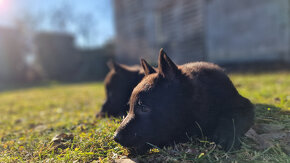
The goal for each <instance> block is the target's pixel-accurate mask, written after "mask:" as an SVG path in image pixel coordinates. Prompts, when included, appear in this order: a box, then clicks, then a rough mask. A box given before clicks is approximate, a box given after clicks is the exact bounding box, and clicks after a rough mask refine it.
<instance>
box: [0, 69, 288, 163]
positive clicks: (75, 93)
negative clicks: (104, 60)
mask: <svg viewBox="0 0 290 163" xmlns="http://www.w3.org/2000/svg"><path fill="white" fill-rule="evenodd" d="M230 77H231V79H232V80H233V82H234V84H235V85H236V86H237V88H238V90H239V92H240V93H241V94H242V95H243V96H245V97H247V98H249V99H250V100H251V101H252V102H253V103H255V104H256V107H257V109H256V114H257V115H256V117H257V118H256V123H271V124H278V125H279V124H281V125H284V126H285V128H284V129H283V131H284V132H286V131H289V130H290V114H289V113H287V112H285V111H287V110H288V111H290V73H289V72H281V73H266V74H231V75H230ZM104 97H105V96H104V88H103V84H102V83H83V84H46V85H43V86H38V87H34V88H26V89H16V90H15V89H14V90H10V91H9V90H5V91H4V92H1V93H0V162H22V161H23V162H26V161H27V162H42V161H47V162H73V161H79V162H91V161H95V162H109V161H113V160H115V159H119V158H126V156H127V155H128V152H127V150H126V149H124V148H122V147H121V146H120V145H118V144H117V143H115V142H114V141H113V140H112V137H113V133H114V131H115V130H116V128H117V127H118V125H119V123H120V121H121V119H109V118H106V119H101V120H100V119H95V117H94V116H95V113H96V112H97V111H98V110H99V108H100V106H101V104H102V102H103V101H104ZM61 133H66V134H72V135H73V137H71V138H67V139H65V138H64V140H62V141H61V142H59V143H57V142H56V141H55V142H53V141H52V139H53V138H54V137H55V136H56V135H58V134H61ZM273 143H274V146H273V147H270V148H267V149H263V150H257V149H256V146H257V145H256V144H255V142H253V141H251V140H249V139H244V140H243V144H244V145H243V146H242V148H241V149H240V150H238V151H234V152H231V153H226V152H224V151H222V150H220V149H219V147H218V146H216V145H215V144H213V143H211V142H207V141H204V140H203V141H201V140H192V142H189V143H186V144H178V145H176V146H174V147H169V148H164V149H153V150H151V152H150V153H149V154H147V155H144V156H139V157H138V158H137V159H139V160H143V161H145V162H148V161H153V160H154V162H157V161H169V162H180V161H189V162H191V161H197V162H209V161H211V162H220V161H226V162H234V161H237V162H245V161H248V162H290V158H289V156H288V155H287V154H286V152H285V150H284V149H283V145H285V142H281V141H275V142H273Z"/></svg>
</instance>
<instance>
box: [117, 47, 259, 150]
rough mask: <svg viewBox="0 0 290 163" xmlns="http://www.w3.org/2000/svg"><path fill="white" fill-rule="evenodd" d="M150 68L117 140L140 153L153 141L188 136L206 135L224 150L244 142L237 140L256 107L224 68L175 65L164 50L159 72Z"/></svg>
mask: <svg viewBox="0 0 290 163" xmlns="http://www.w3.org/2000/svg"><path fill="white" fill-rule="evenodd" d="M146 69H148V68H146V67H145V74H146V76H145V77H144V78H143V80H142V81H141V82H140V83H139V84H138V85H137V86H136V87H135V88H134V90H133V92H132V95H131V98H130V110H129V113H128V115H127V117H126V118H125V119H124V120H123V122H122V123H121V125H120V127H119V128H118V129H117V131H116V133H115V138H114V139H115V141H117V142H119V143H120V144H121V145H123V146H125V147H129V149H134V151H135V152H137V153H143V152H146V151H147V150H148V149H150V148H151V146H150V145H148V144H149V143H150V144H154V145H156V146H159V147H163V146H167V145H171V144H173V143H174V142H175V143H178V142H185V141H188V136H197V137H201V136H206V137H208V138H210V139H211V140H213V141H215V142H216V143H217V144H220V145H221V146H222V147H223V148H224V149H225V150H230V149H232V148H236V147H239V146H240V141H239V138H240V137H241V136H243V135H244V133H245V132H247V131H248V130H249V128H250V127H251V126H252V124H253V122H254V107H253V105H252V104H251V102H250V101H249V100H248V99H246V98H244V97H242V96H241V95H240V94H239V93H238V91H237V90H236V88H235V87H234V85H233V84H232V82H231V80H230V79H229V78H228V76H227V75H226V74H225V73H224V72H223V70H222V69H221V68H220V67H218V66H217V65H215V64H212V63H206V62H194V63H188V64H184V65H181V66H176V65H175V64H174V63H173V62H172V61H171V59H170V58H169V57H168V56H167V55H166V53H165V52H164V51H163V50H161V51H160V54H159V60H158V73H153V74H152V73H151V72H149V71H147V70H146Z"/></svg>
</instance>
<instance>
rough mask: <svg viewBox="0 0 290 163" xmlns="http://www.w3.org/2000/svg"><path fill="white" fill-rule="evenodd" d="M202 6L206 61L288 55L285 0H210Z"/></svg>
mask: <svg viewBox="0 0 290 163" xmlns="http://www.w3.org/2000/svg"><path fill="white" fill-rule="evenodd" d="M205 10H206V13H207V14H206V24H207V25H206V26H207V28H206V35H207V37H206V40H207V41H206V43H207V50H208V59H209V61H213V62H218V63H224V62H244V61H265V60H271V61H273V60H283V59H286V58H287V57H288V56H289V45H290V44H289V37H290V36H289V31H290V27H289V22H290V19H289V10H290V9H289V2H288V0H278V1H276V0H275V1H273V0H243V1H240V0H211V1H208V4H207V7H206V8H205Z"/></svg>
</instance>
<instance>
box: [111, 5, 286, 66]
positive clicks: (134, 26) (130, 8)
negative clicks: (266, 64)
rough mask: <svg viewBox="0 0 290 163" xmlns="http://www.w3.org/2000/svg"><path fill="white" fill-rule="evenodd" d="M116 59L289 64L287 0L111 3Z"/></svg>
mask: <svg viewBox="0 0 290 163" xmlns="http://www.w3.org/2000/svg"><path fill="white" fill-rule="evenodd" d="M114 2H115V15H116V16H115V18H116V31H117V32H116V33H117V41H116V44H117V45H116V54H117V59H118V60H119V61H122V62H124V63H132V62H134V63H137V62H138V61H139V58H140V57H144V58H145V59H147V60H149V61H150V62H153V63H154V62H156V59H157V56H158V55H157V54H158V51H159V49H160V48H165V50H166V51H167V52H168V54H169V56H170V57H172V58H173V60H174V61H176V62H177V63H185V62H190V61H200V60H207V61H212V62H216V63H228V62H231V63H233V62H249V61H251V62H252V61H269V60H270V61H280V60H288V61H290V50H289V46H290V41H289V40H290V25H289V24H290V5H289V3H290V2H289V0H242V1H241V0H194V1H193V0H178V1H177V0H159V1H154V0H138V1H135V0H115V1H114Z"/></svg>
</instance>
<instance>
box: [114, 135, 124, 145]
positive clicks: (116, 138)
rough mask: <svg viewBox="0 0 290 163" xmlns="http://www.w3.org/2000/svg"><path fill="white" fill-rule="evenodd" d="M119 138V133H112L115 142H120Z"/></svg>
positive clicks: (120, 137)
mask: <svg viewBox="0 0 290 163" xmlns="http://www.w3.org/2000/svg"><path fill="white" fill-rule="evenodd" d="M121 139H122V136H121V134H118V133H115V135H114V140H115V141H116V142H118V143H120V141H121Z"/></svg>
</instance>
